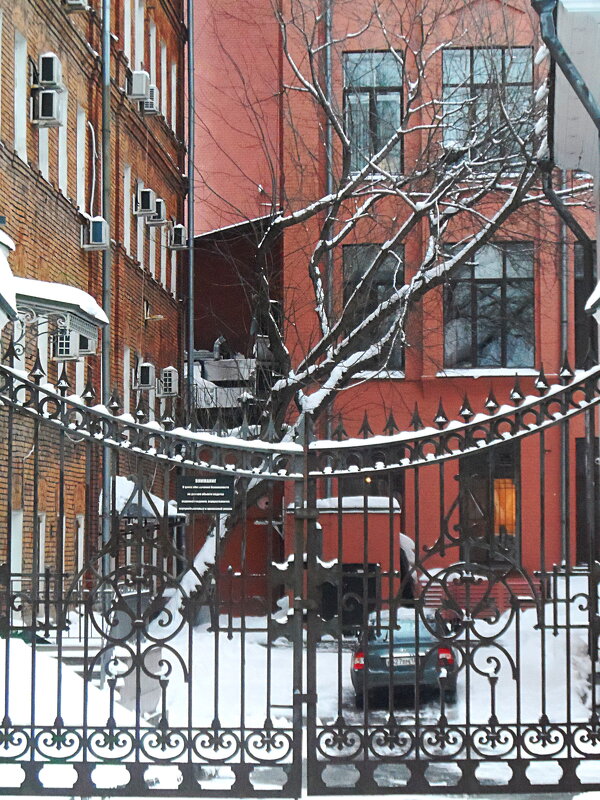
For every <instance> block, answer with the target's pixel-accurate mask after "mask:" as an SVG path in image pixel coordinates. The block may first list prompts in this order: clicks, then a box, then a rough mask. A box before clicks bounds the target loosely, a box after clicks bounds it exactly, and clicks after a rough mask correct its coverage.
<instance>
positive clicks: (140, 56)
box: [133, 0, 146, 69]
mask: <svg viewBox="0 0 600 800" xmlns="http://www.w3.org/2000/svg"><path fill="white" fill-rule="evenodd" d="M145 13H146V9H145V7H144V0H135V17H134V23H133V24H134V47H135V69H144V17H145Z"/></svg>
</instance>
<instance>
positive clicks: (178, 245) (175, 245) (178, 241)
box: [169, 225, 187, 250]
mask: <svg viewBox="0 0 600 800" xmlns="http://www.w3.org/2000/svg"><path fill="white" fill-rule="evenodd" d="M169 247H170V248H171V250H185V249H186V247H187V230H186V227H185V225H173V227H172V228H171V234H170V236H169Z"/></svg>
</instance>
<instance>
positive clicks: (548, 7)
mask: <svg viewBox="0 0 600 800" xmlns="http://www.w3.org/2000/svg"><path fill="white" fill-rule="evenodd" d="M532 6H533V8H534V10H535V11H536V12H537V13H538V14H539V17H540V33H541V36H542V41H543V42H544V44H545V45H546V47H547V48H548V50H549V51H550V55H551V56H552V58H553V59H554V62H555V63H556V65H557V66H558V67H559V69H560V70H561V72H562V73H563V75H564V76H565V78H566V79H567V81H568V83H569V85H570V86H571V88H572V89H573V91H574V92H575V94H576V95H577V97H578V98H579V100H580V101H581V103H582V105H583V107H584V108H585V110H586V111H587V113H588V114H589V116H590V119H591V120H592V122H593V123H594V125H595V126H596V129H597V130H598V136H599V138H598V150H599V153H600V104H598V102H597V101H596V99H595V98H594V96H593V95H592V94H591V92H590V90H589V88H588V86H587V84H586V82H585V80H584V78H583V76H582V75H581V73H580V72H579V70H578V69H577V67H576V66H575V64H574V63H573V62H572V61H571V58H570V57H569V54H568V53H567V51H566V50H565V48H564V47H563V45H562V43H561V42H560V40H559V38H558V34H557V30H556V21H555V13H556V10H557V8H558V0H532ZM561 281H562V275H561ZM563 294H564V292H563ZM561 341H562V328H561ZM566 450H567V442H566V435H565V432H564V431H563V429H562V427H561V461H562V464H563V466H561V493H562V494H563V499H564V500H566V498H565V494H564V491H565V486H566V475H564V479H565V484H563V473H564V472H565V467H564V464H565V457H566ZM563 513H564V517H563V520H564V523H563V524H561V528H562V532H563V536H562V540H561V550H562V558H563V561H565V558H566V555H567V541H566V509H565V510H563V509H562V508H561V515H563Z"/></svg>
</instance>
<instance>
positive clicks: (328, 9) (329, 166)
mask: <svg viewBox="0 0 600 800" xmlns="http://www.w3.org/2000/svg"><path fill="white" fill-rule="evenodd" d="M333 2H334V0H325V43H326V44H327V43H328V42H331V41H332V30H333ZM325 96H326V97H327V101H328V102H329V103H331V102H332V100H333V84H332V76H331V47H325ZM325 162H326V163H325V172H326V177H325V191H326V193H327V195H331V194H332V192H333V130H332V127H331V121H330V119H329V117H326V121H325ZM325 269H326V271H327V274H326V279H325V281H326V289H327V306H326V310H327V316H328V318H329V319H331V318H332V312H333V253H332V251H331V250H328V251H327V260H326V266H325ZM332 431H333V419H332V416H331V409H329V410H328V413H327V415H326V418H325V438H327V439H331V436H332ZM326 491H327V494H331V479H330V478H328V479H327V489H326Z"/></svg>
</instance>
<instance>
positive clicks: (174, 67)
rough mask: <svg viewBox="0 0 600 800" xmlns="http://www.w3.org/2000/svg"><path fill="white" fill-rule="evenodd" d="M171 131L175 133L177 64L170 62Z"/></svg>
mask: <svg viewBox="0 0 600 800" xmlns="http://www.w3.org/2000/svg"><path fill="white" fill-rule="evenodd" d="M171 130H172V131H173V133H175V134H176V133H177V62H175V61H173V62H171Z"/></svg>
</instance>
